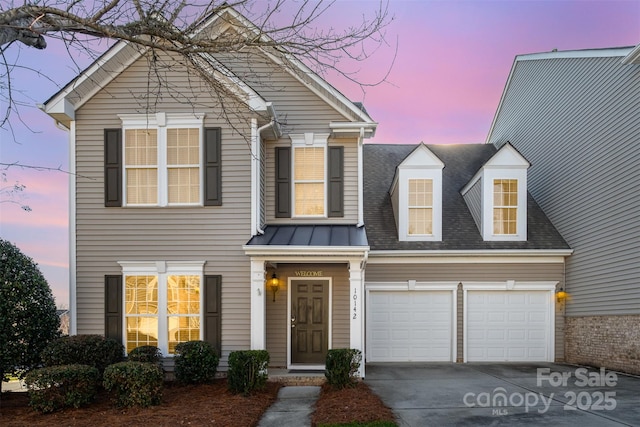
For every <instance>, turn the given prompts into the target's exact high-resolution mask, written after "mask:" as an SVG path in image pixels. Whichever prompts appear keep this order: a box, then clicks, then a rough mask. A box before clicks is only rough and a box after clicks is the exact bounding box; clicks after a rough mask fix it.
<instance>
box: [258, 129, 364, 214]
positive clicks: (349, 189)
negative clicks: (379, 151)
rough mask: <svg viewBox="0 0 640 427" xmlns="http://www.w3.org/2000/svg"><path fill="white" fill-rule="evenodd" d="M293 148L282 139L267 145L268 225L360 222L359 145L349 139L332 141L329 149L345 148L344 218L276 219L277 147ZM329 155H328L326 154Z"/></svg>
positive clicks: (287, 140) (287, 141)
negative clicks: (335, 147)
mask: <svg viewBox="0 0 640 427" xmlns="http://www.w3.org/2000/svg"><path fill="white" fill-rule="evenodd" d="M276 146H279V147H283V146H291V141H290V140H289V139H288V138H287V139H286V140H285V139H284V138H283V139H280V140H279V141H277V142H275V143H274V142H270V143H269V144H267V150H266V162H265V164H266V179H267V188H266V207H267V211H266V214H267V223H268V224H290V223H291V222H292V221H295V222H296V223H298V222H299V223H304V222H306V223H314V224H318V223H324V222H329V223H334V224H335V223H341V224H355V223H357V222H358V143H357V141H356V140H353V139H351V140H349V139H330V140H329V147H334V146H343V147H344V217H336V218H324V219H318V218H301V219H295V218H276V217H275V211H276V207H275V201H276V186H275V174H276V172H275V166H276V165H275V147H276ZM325 154H327V155H328V153H325Z"/></svg>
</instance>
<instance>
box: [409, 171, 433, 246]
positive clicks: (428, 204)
mask: <svg viewBox="0 0 640 427" xmlns="http://www.w3.org/2000/svg"><path fill="white" fill-rule="evenodd" d="M408 193H409V201H408V203H407V205H408V206H407V208H408V210H409V216H408V219H407V234H409V235H410V236H431V235H433V180H432V179H426V178H420V179H409V188H408Z"/></svg>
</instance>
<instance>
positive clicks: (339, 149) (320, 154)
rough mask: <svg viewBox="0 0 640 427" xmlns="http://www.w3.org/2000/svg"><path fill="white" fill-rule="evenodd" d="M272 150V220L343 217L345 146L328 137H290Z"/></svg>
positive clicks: (317, 135)
mask: <svg viewBox="0 0 640 427" xmlns="http://www.w3.org/2000/svg"><path fill="white" fill-rule="evenodd" d="M289 137H290V138H291V146H290V147H289V146H287V147H276V149H275V181H274V184H275V198H276V200H275V217H276V218H307V217H309V218H331V217H337V218H342V217H344V147H343V146H339V145H331V146H330V145H329V143H328V138H329V134H318V133H304V134H291V135H289Z"/></svg>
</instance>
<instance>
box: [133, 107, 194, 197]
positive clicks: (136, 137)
mask: <svg viewBox="0 0 640 427" xmlns="http://www.w3.org/2000/svg"><path fill="white" fill-rule="evenodd" d="M121 119H122V123H123V128H124V193H125V197H124V200H125V201H126V205H129V206H169V205H201V204H202V198H201V195H202V191H201V182H202V173H203V172H202V170H201V163H202V162H201V158H202V147H203V142H202V138H203V137H202V134H203V132H202V126H203V119H204V116H202V115H200V116H194V115H184V114H164V113H158V114H155V115H151V116H146V115H144V116H138V115H136V116H130V115H127V116H121Z"/></svg>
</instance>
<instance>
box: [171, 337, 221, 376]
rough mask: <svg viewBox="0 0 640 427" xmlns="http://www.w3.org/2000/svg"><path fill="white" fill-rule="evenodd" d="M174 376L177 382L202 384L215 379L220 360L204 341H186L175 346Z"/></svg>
mask: <svg viewBox="0 0 640 427" xmlns="http://www.w3.org/2000/svg"><path fill="white" fill-rule="evenodd" d="M174 360H175V368H174V369H175V370H174V374H175V376H176V379H177V380H178V381H181V382H183V383H187V384H202V383H207V382H211V381H213V379H214V378H215V377H216V370H217V369H218V362H219V360H220V358H219V357H218V353H217V352H216V350H215V349H214V348H213V346H212V345H211V344H209V343H208V342H206V341H187V342H182V343H180V344H178V345H176V356H175V359H174Z"/></svg>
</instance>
